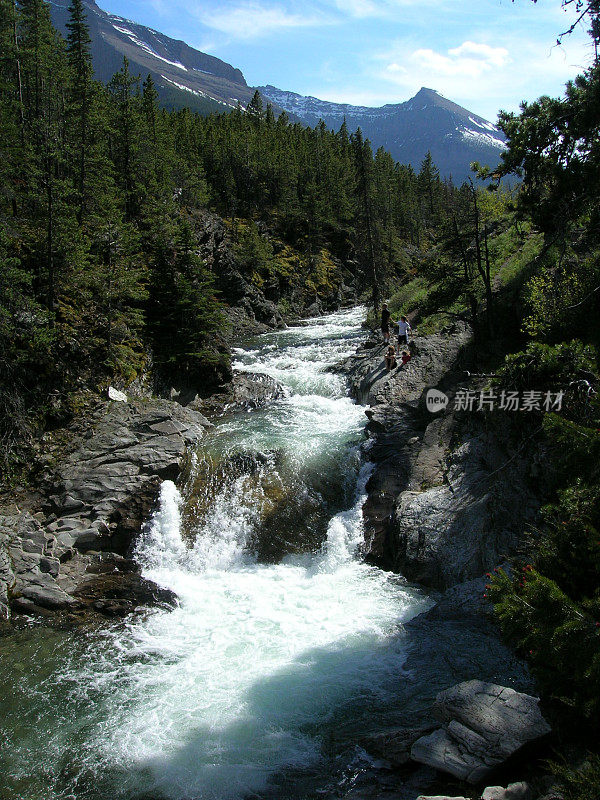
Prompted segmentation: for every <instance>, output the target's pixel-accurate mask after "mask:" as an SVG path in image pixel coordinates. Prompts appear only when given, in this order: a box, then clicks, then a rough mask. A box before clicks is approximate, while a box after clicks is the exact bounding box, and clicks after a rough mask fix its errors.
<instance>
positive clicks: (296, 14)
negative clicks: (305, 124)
mask: <svg viewBox="0 0 600 800" xmlns="http://www.w3.org/2000/svg"><path fill="white" fill-rule="evenodd" d="M98 3H99V5H100V6H101V7H102V8H104V9H105V10H106V11H110V12H111V13H113V14H119V15H121V16H124V17H127V18H129V19H133V20H135V21H136V22H140V23H142V24H144V25H148V26H150V27H152V28H156V29H157V30H160V31H162V32H163V33H166V34H168V35H169V36H172V37H173V38H177V39H183V40H184V41H186V42H187V43H188V44H190V45H192V46H193V47H196V48H198V49H199V50H203V51H204V52H208V53H211V54H213V55H215V56H218V57H219V58H221V59H223V60H224V61H228V62H229V63H231V64H233V65H234V66H236V67H239V68H240V69H241V70H242V71H243V73H244V75H245V77H246V80H247V81H248V83H249V84H250V85H252V86H257V85H262V84H265V83H271V84H273V85H275V86H277V87H278V88H280V89H289V90H292V91H295V92H299V93H300V94H309V95H313V96H315V97H320V98H322V99H324V100H332V101H336V102H347V103H356V104H361V105H383V104H384V103H398V102H402V101H404V100H407V99H408V98H409V97H412V96H413V95H414V94H415V93H416V92H417V91H418V90H419V88H420V87H421V86H427V87H429V88H431V89H436V90H437V91H439V92H441V93H442V94H444V95H445V96H446V97H449V98H450V99H452V100H454V101H456V102H458V103H460V104H461V105H463V106H465V107H466V108H468V109H469V110H471V111H474V112H475V113H477V114H480V115H481V116H483V117H485V118H486V119H490V120H492V121H495V119H496V115H497V112H498V110H499V109H501V108H502V109H506V110H509V111H514V110H517V109H518V106H519V102H520V101H521V100H523V99H525V100H533V99H535V98H536V97H538V96H540V95H542V94H549V95H560V94H561V93H562V89H563V86H564V84H565V82H566V81H567V80H568V79H569V78H572V77H574V76H575V75H576V74H577V73H578V72H581V70H582V69H583V68H584V67H585V66H587V65H588V64H589V63H590V60H591V56H592V51H591V46H590V44H589V40H588V37H587V36H586V35H585V32H584V31H583V30H582V31H580V32H577V33H575V34H573V35H572V36H570V37H566V38H565V39H564V40H563V45H562V47H557V46H556V38H557V35H558V34H559V33H561V32H562V31H563V30H565V29H566V28H568V27H569V25H570V22H571V20H572V19H573V18H574V16H573V12H572V11H568V12H566V11H565V10H563V9H561V7H560V0H538V2H537V4H534V3H532V2H531V0H516V2H515V3H512V2H510V0H304V1H303V2H302V1H301V0H98Z"/></svg>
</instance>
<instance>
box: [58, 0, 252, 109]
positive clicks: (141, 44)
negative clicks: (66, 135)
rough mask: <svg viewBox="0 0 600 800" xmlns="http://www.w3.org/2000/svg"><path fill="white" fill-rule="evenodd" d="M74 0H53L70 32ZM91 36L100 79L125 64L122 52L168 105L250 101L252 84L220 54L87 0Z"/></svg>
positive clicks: (205, 105) (211, 105) (210, 106)
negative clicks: (204, 51)
mask: <svg viewBox="0 0 600 800" xmlns="http://www.w3.org/2000/svg"><path fill="white" fill-rule="evenodd" d="M68 6H69V0H50V9H51V14H52V22H53V24H54V25H55V26H56V27H57V28H58V30H59V31H61V33H62V34H63V35H66V33H67V30H66V23H67V20H68ZM84 6H85V7H86V9H87V12H88V13H87V21H88V25H89V28H90V36H91V39H92V45H91V52H92V59H93V63H94V70H95V74H96V78H98V80H101V81H103V82H105V83H107V82H108V81H109V80H110V79H111V77H112V76H113V75H114V73H115V72H117V71H118V70H119V69H121V67H122V66H123V56H127V58H128V59H129V62H130V70H131V72H132V73H133V74H136V73H139V74H141V75H142V77H143V78H145V77H146V76H147V75H148V73H150V74H151V75H152V77H153V78H154V81H155V83H156V86H157V89H158V92H159V96H160V100H161V103H162V104H163V105H164V106H166V107H168V108H181V107H184V106H187V107H189V108H192V109H193V110H195V111H199V112H200V113H203V114H206V113H210V112H211V111H221V112H222V111H224V110H226V109H228V108H235V107H236V105H237V103H238V102H240V103H242V105H247V104H248V103H249V102H250V100H251V99H252V95H253V93H254V89H251V88H250V87H249V86H248V84H247V83H246V80H245V78H244V76H243V74H242V72H241V70H239V69H236V68H235V67H232V66H231V64H227V63H226V62H224V61H221V60H220V59H219V58H215V56H210V55H207V54H206V53H201V52H200V51H199V50H194V48H193V47H190V46H189V45H187V44H186V43H185V42H182V41H178V40H176V39H171V38H170V37H169V36H165V35H164V34H163V33H159V32H158V31H155V30H153V29H152V28H147V27H146V26H145V25H138V24H137V23H135V22H132V21H131V20H128V19H124V18H123V17H118V16H115V15H114V14H108V13H107V12H106V11H103V10H102V9H101V8H100V7H99V6H97V5H96V3H95V2H94V0H84Z"/></svg>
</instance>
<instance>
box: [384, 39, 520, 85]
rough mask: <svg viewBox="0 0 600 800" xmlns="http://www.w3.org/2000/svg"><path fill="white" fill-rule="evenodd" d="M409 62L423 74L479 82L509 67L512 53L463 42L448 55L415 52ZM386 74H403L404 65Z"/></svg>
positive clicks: (388, 67)
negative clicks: (471, 79) (492, 72)
mask: <svg viewBox="0 0 600 800" xmlns="http://www.w3.org/2000/svg"><path fill="white" fill-rule="evenodd" d="M409 61H410V62H412V65H413V66H414V67H416V68H417V69H418V70H419V71H420V72H421V73H423V72H424V73H429V74H434V75H436V76H438V77H462V78H479V77H481V76H482V75H484V74H485V73H486V72H490V71H492V70H494V69H497V68H499V67H503V66H504V65H505V64H507V63H508V61H509V57H508V50H506V49H505V48H503V47H490V46H489V45H486V44H478V43H476V42H469V41H467V42H463V43H462V44H461V45H460V46H459V47H454V48H452V49H451V50H448V51H447V54H444V53H438V52H436V51H435V50H429V49H423V48H422V49H419V50H415V51H414V52H413V53H412V54H411V55H410V57H409ZM386 71H387V72H388V73H389V72H392V73H398V72H402V68H401V65H399V64H398V63H396V62H392V63H391V64H388V66H387V68H386Z"/></svg>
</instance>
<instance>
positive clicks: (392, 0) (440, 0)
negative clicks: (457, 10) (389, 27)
mask: <svg viewBox="0 0 600 800" xmlns="http://www.w3.org/2000/svg"><path fill="white" fill-rule="evenodd" d="M330 2H333V5H334V6H335V7H336V8H337V9H338V10H339V11H342V12H343V13H345V14H347V15H348V16H350V17H355V18H357V19H364V18H367V17H390V16H393V15H394V14H395V12H397V11H398V10H399V9H405V8H409V7H412V6H414V7H419V8H423V6H425V5H433V4H435V5H437V6H440V5H443V4H444V0H330Z"/></svg>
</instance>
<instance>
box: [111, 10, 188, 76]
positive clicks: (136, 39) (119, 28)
mask: <svg viewBox="0 0 600 800" xmlns="http://www.w3.org/2000/svg"><path fill="white" fill-rule="evenodd" d="M112 26H113V28H114V29H115V30H116V31H118V32H119V33H122V34H123V35H124V36H127V37H128V38H129V39H131V41H132V42H133V44H135V45H136V46H137V47H140V48H141V49H142V50H144V51H145V52H146V53H149V54H150V55H151V56H153V57H154V58H158V59H159V60H160V61H164V62H165V64H170V65H171V66H172V67H177V69H182V70H183V71H184V72H187V71H188V69H187V67H186V66H184V65H183V64H182V63H181V62H180V61H170V60H169V59H168V58H164V57H163V56H159V54H158V53H157V52H156V50H154V49H153V48H152V47H150V45H149V44H147V43H146V42H144V41H142V39H140V38H139V37H138V36H136V35H135V33H133V31H130V30H129V28H124V27H123V26H122V25H115V23H114V22H113V23H112Z"/></svg>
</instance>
